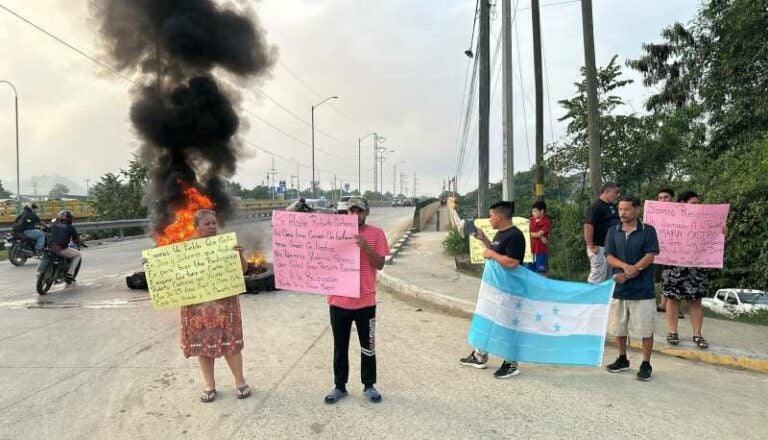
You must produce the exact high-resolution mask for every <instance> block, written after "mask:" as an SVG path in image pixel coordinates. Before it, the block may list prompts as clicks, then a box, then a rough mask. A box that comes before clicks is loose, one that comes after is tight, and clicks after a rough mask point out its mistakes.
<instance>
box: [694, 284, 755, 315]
mask: <svg viewBox="0 0 768 440" xmlns="http://www.w3.org/2000/svg"><path fill="white" fill-rule="evenodd" d="M701 303H702V305H703V306H704V307H706V308H707V309H709V310H712V311H713V312H715V313H718V314H720V315H739V314H742V313H751V312H756V311H760V310H768V293H765V292H764V291H762V290H752V289H720V290H718V291H717V292H716V293H715V296H714V297H712V298H704V299H702V300H701Z"/></svg>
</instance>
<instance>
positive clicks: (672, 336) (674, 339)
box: [667, 333, 680, 345]
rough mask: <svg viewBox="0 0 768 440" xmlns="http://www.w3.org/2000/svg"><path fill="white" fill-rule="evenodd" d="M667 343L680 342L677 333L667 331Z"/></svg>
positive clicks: (674, 343)
mask: <svg viewBox="0 0 768 440" xmlns="http://www.w3.org/2000/svg"><path fill="white" fill-rule="evenodd" d="M667 343H668V344H669V345H677V344H679V343H680V338H678V336H677V333H667Z"/></svg>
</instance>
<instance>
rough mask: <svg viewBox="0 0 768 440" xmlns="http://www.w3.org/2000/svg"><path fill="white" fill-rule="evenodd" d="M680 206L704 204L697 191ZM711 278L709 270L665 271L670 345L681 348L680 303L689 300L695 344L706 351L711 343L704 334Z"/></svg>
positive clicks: (686, 195)
mask: <svg viewBox="0 0 768 440" xmlns="http://www.w3.org/2000/svg"><path fill="white" fill-rule="evenodd" d="M678 201H679V202H680V203H694V204H698V203H701V199H700V198H699V195H698V194H696V193H695V192H693V191H685V192H683V193H682V194H680V198H679V200H678ZM708 287H709V278H708V277H707V272H706V269H703V268H699V267H679V266H668V267H666V268H665V269H664V270H663V271H662V272H661V294H662V295H663V297H664V298H667V307H666V312H665V317H666V319H667V343H669V344H670V345H678V344H679V343H680V337H679V336H678V334H677V322H678V318H679V314H678V311H679V310H680V301H681V300H686V301H688V314H689V315H690V319H691V327H692V329H693V342H694V343H695V344H696V346H697V347H699V348H701V349H702V350H705V349H707V348H709V342H708V341H707V340H706V339H704V336H702V335H701V327H702V325H703V323H704V311H703V309H702V304H701V299H702V298H704V297H705V296H707V288H708Z"/></svg>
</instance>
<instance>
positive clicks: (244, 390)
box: [237, 384, 251, 399]
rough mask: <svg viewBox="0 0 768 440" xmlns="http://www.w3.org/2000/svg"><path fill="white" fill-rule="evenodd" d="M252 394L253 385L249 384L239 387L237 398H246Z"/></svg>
mask: <svg viewBox="0 0 768 440" xmlns="http://www.w3.org/2000/svg"><path fill="white" fill-rule="evenodd" d="M250 396H251V387H250V386H249V385H248V384H245V385H243V386H239V387H237V398H238V399H246V398H248V397H250Z"/></svg>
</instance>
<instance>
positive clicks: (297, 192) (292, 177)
mask: <svg viewBox="0 0 768 440" xmlns="http://www.w3.org/2000/svg"><path fill="white" fill-rule="evenodd" d="M293 179H296V182H297V184H296V186H293ZM298 181H299V176H294V175H291V188H293V189H295V190H296V198H297V199H298V198H299V197H300V196H299V185H298Z"/></svg>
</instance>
